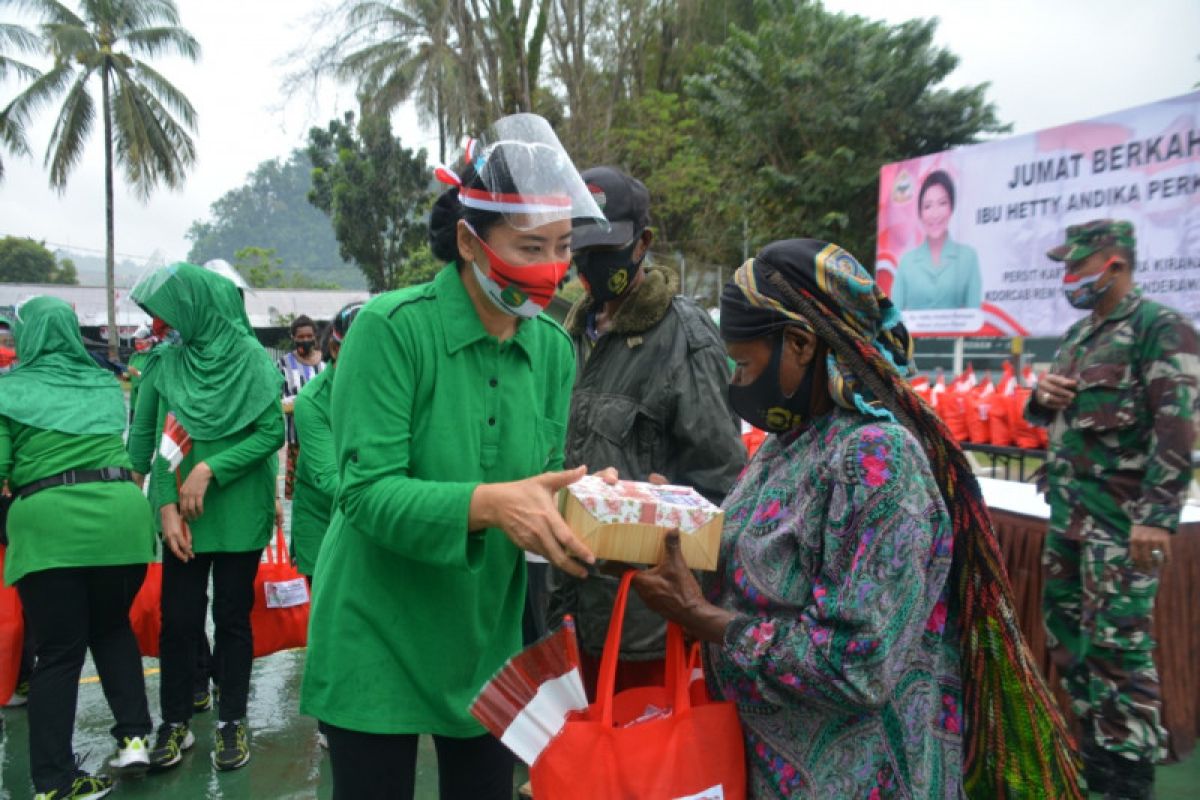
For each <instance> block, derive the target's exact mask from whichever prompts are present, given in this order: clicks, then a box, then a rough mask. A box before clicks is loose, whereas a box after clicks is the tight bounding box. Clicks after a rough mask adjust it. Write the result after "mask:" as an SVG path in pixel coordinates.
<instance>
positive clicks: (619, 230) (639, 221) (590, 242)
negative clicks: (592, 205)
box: [571, 167, 650, 250]
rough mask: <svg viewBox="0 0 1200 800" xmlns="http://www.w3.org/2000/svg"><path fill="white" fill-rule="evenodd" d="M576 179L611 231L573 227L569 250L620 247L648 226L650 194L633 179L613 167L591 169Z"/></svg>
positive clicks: (584, 225)
mask: <svg viewBox="0 0 1200 800" xmlns="http://www.w3.org/2000/svg"><path fill="white" fill-rule="evenodd" d="M580 177H582V178H583V182H584V183H585V184H587V188H588V191H589V192H591V193H592V197H594V198H595V200H596V205H598V206H600V210H601V211H603V212H604V216H605V217H606V218H607V219H608V221H609V222H610V223H612V224H611V227H610V228H609V229H608V230H604V229H603V228H602V227H600V226H599V225H595V224H587V223H585V224H582V225H577V226H576V227H575V228H574V230H572V232H571V249H572V250H582V249H583V248H585V247H606V246H612V245H622V244H626V243H627V242H631V241H633V238H634V237H635V236H637V235H639V234H640V233H641V232H642V231H644V230H645V229H646V228H647V227H649V226H650V192H648V191H646V185H645V184H644V183H642V182H641V181H639V180H638V179H637V178H632V177H630V176H629V175H626V174H625V173H624V172H621V171H620V170H619V169H615V168H613V167H592V168H591V169H589V170H587V171H586V172H584V173H583V174H582V175H581V176H580Z"/></svg>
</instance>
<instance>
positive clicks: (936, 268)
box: [892, 169, 983, 311]
mask: <svg viewBox="0 0 1200 800" xmlns="http://www.w3.org/2000/svg"><path fill="white" fill-rule="evenodd" d="M953 213H954V181H953V180H951V178H950V175H949V174H948V173H947V172H946V171H945V170H940V169H939V170H935V171H933V172H931V173H929V174H928V175H927V176H925V180H924V181H922V182H921V191H920V193H919V194H918V195H917V220H918V221H919V222H920V225H921V229H922V230H923V231H924V234H925V235H924V239H923V240H922V242H921V243H920V244H919V245H917V246H916V247H914V248H912V249H911V250H909V251H908V252H906V253H905V254H904V255H902V256H901V257H900V264H899V266H898V267H897V270H896V279H895V283H894V284H893V286H892V302H893V303H895V304H896V306H897V307H898V308H900V309H901V310H903V311H919V310H929V309H943V308H979V305H980V302H981V301H982V297H983V279H982V277H981V275H980V272H979V257H978V256H977V255H976V253H975V249H974V248H973V247H970V246H969V245H965V244H962V243H960V242H956V241H954V240H953V239H951V238H950V235H949V227H950V217H951V216H952V215H953Z"/></svg>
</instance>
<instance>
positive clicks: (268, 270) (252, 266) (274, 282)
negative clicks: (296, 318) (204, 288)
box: [233, 247, 339, 289]
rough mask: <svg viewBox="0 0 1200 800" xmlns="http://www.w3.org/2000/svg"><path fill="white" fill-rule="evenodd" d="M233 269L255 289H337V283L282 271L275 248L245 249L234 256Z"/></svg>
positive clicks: (281, 263) (281, 262)
mask: <svg viewBox="0 0 1200 800" xmlns="http://www.w3.org/2000/svg"><path fill="white" fill-rule="evenodd" d="M233 259H234V260H233V268H234V269H236V270H237V271H238V272H240V273H241V275H242V277H243V278H245V279H246V283H248V284H250V285H251V286H252V287H253V288H255V289H337V288H339V287H338V285H337V284H335V283H328V282H326V283H321V282H318V281H314V280H312V279H311V278H309V277H308V276H307V275H305V274H304V273H302V272H291V273H289V272H285V271H284V270H282V269H280V267H281V266H282V265H283V259H282V258H279V257H278V256H276V255H275V248H273V247H243V248H242V249H240V250H238V251H237V252H236V253H234V254H233Z"/></svg>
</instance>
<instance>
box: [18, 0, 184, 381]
mask: <svg viewBox="0 0 1200 800" xmlns="http://www.w3.org/2000/svg"><path fill="white" fill-rule="evenodd" d="M78 5H79V9H80V10H79V13H78V14H77V13H75V12H74V11H72V10H71V9H70V8H69V7H68V6H67V5H66V4H64V3H62V2H59V0H0V8H2V7H22V8H26V9H29V10H30V11H32V12H33V13H35V14H37V15H38V16H39V17H40V19H41V24H40V25H39V26H38V28H39V31H40V34H41V38H42V41H43V45H44V48H45V50H46V52H47V54H48V55H50V56H51V57H53V59H54V65H53V67H51V68H50V70H49V71H48V72H46V73H45V74H44V75H41V76H40V77H38V78H36V79H35V80H34V81H33V82H32V83H30V84H29V86H28V87H26V88H25V89H24V90H23V91H22V92H21V93H20V94H19V95H17V97H16V99H14V100H13V101H12V102H11V103H9V105H8V106H7V107H6V108H5V109H4V110H3V111H2V112H0V129H3V128H6V127H7V128H9V129H10V130H13V129H15V130H16V132H17V133H18V134H20V135H23V133H24V130H25V129H26V127H27V126H28V124H29V121H30V119H31V117H32V114H33V113H34V112H35V111H36V110H37V109H39V108H40V107H41V106H43V105H47V104H50V103H54V102H61V104H60V105H59V107H58V119H57V120H56V122H55V124H54V129H53V131H52V132H51V134H50V143H49V146H48V147H47V150H46V159H45V164H46V167H47V168H48V169H49V170H50V185H51V186H53V187H54V188H56V189H58V190H59V191H60V192H61V191H65V189H66V185H67V178H68V176H69V175H70V173H71V171H72V170H73V169H74V168H75V165H76V164H78V163H79V160H80V158H82V156H83V148H84V144H85V142H86V141H87V137H88V134H90V133H91V132H92V126H93V123H94V122H95V118H96V102H95V100H94V99H93V97H92V93H91V91H90V90H89V86H90V85H92V84H93V83H94V82H98V83H99V84H100V118H101V127H102V130H103V134H104V197H105V229H106V234H107V236H106V239H107V243H106V250H107V254H106V255H107V259H108V261H107V266H106V269H105V277H106V283H107V288H108V331H109V333H108V355H109V358H111V359H116V357H117V324H116V298H115V295H114V290H113V284H114V280H113V269H114V260H115V254H114V238H113V213H114V209H113V166H114V165H116V166H120V167H121V169H122V171H123V172H124V173H125V179H126V180H127V181H128V182H129V183H130V184H131V185H132V186H133V188H134V189H135V190H136V191H137V192H138V194H139V195H140V196H141V197H142V198H143V199H146V198H148V197H149V196H150V193H151V192H152V191H153V190H154V188H155V187H156V186H157V185H158V184H160V183H163V184H166V185H167V186H169V187H172V188H175V187H178V186H181V185H182V184H183V179H184V173H185V172H186V171H187V169H188V167H190V166H191V165H192V164H193V163H194V162H195V160H196V148H195V145H194V144H193V143H192V138H191V136H190V135H189V134H188V130H194V129H195V127H196V112H195V110H194V109H193V108H192V104H191V103H190V102H189V101H188V99H187V97H185V96H184V95H183V93H182V92H180V91H179V90H178V89H176V88H175V86H174V85H172V84H171V83H170V82H169V81H168V80H167V79H166V78H165V77H163V76H162V74H160V73H159V72H158V71H157V70H155V69H154V68H153V67H152V66H151V65H150V64H149V62H147V61H144V60H142V59H144V58H155V57H158V56H168V55H173V56H182V57H184V58H186V59H188V60H191V61H195V60H196V59H198V58H199V57H200V45H199V43H197V42H196V40H195V38H194V37H193V36H192V35H191V34H190V33H188V32H187V31H186V30H184V29H183V28H182V27H180V26H179V12H178V10H177V9H176V7H175V3H174V2H173V0H104V2H100V0H80V2H79V3H78ZM93 79H95V81H93Z"/></svg>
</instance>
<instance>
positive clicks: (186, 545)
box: [160, 504, 195, 561]
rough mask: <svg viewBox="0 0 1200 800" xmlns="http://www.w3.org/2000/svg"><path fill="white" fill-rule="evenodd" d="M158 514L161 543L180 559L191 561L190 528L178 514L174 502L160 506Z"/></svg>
mask: <svg viewBox="0 0 1200 800" xmlns="http://www.w3.org/2000/svg"><path fill="white" fill-rule="evenodd" d="M160 515H161V517H162V537H163V543H164V544H166V546H167V547H169V548H170V549H171V552H172V553H174V554H175V557H176V558H178V559H179V560H180V561H191V560H192V559H193V558H195V553H193V552H192V529H191V528H189V527H188V524H187V523H186V522H184V521H183V518H182V517H181V516H180V515H179V509H178V508H177V507H176V506H175V505H174V504H168V505H165V506H163V507H162V509H161V511H160Z"/></svg>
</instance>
